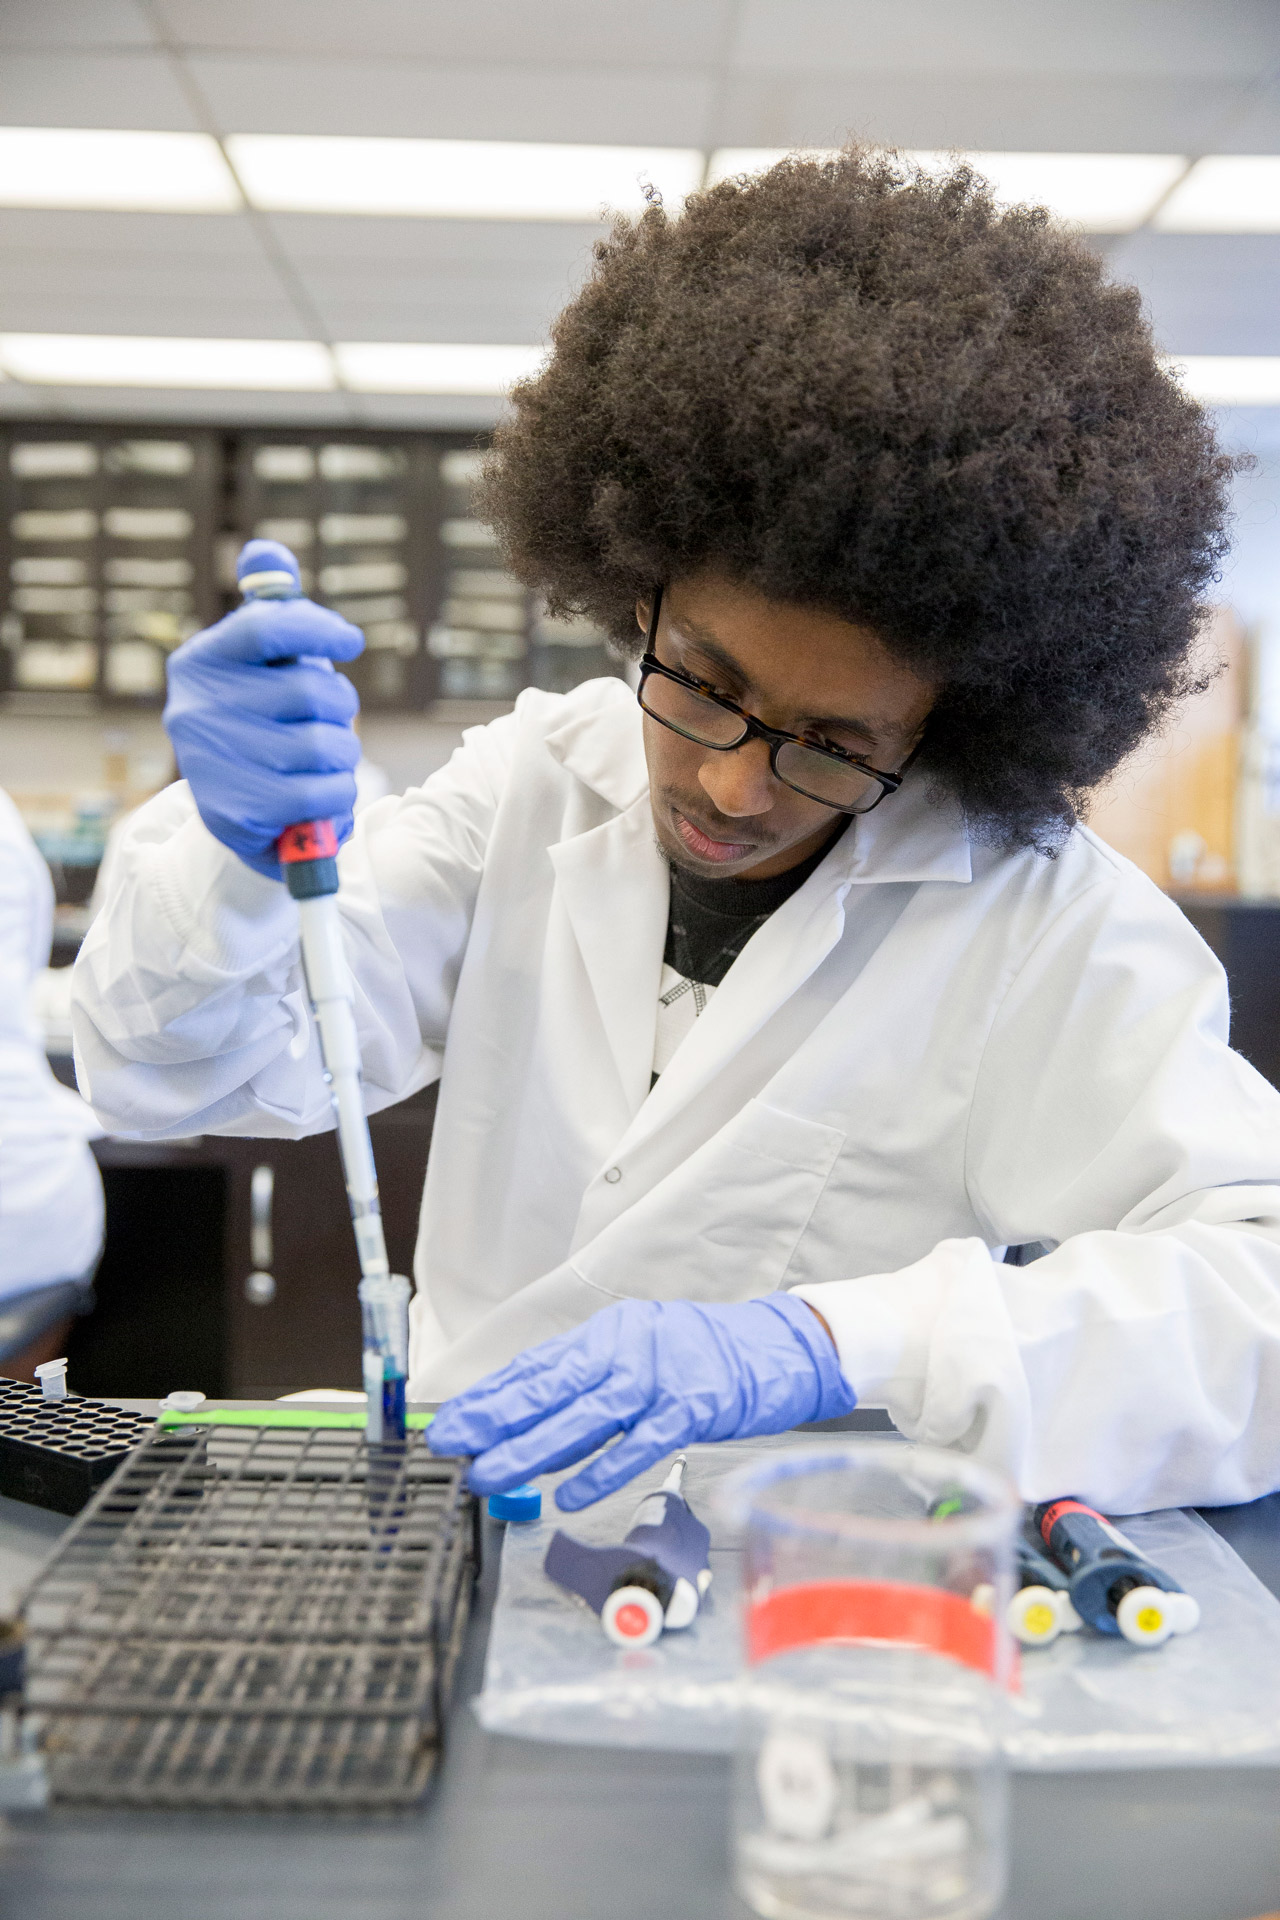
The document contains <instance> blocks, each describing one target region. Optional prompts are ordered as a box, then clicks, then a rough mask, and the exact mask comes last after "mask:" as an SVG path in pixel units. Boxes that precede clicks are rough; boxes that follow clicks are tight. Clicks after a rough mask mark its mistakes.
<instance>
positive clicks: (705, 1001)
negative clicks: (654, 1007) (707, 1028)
mask: <svg viewBox="0 0 1280 1920" xmlns="http://www.w3.org/2000/svg"><path fill="white" fill-rule="evenodd" d="M714 993H715V988H714V987H709V986H707V985H706V983H705V982H704V981H701V980H686V979H685V977H684V975H683V974H682V973H677V972H676V970H675V968H674V967H672V966H668V965H667V963H666V961H665V960H664V961H663V963H662V978H661V980H659V982H658V1026H657V1031H656V1033H655V1034H654V1041H653V1077H654V1079H655V1080H656V1079H657V1077H658V1075H659V1074H660V1073H665V1072H666V1070H667V1068H668V1067H669V1066H670V1064H671V1059H672V1055H673V1054H674V1053H675V1051H676V1048H677V1047H678V1046H679V1045H680V1042H681V1041H682V1040H683V1039H684V1037H685V1035H686V1034H687V1033H689V1032H690V1031H691V1029H692V1027H693V1023H694V1021H695V1020H696V1019H697V1018H698V1016H699V1014H702V1013H705V1012H706V1010H707V1007H708V1006H709V1005H710V1003H711V997H712V995H713V994H714Z"/></svg>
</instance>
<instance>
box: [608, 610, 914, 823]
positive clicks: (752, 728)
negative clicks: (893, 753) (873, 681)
mask: <svg viewBox="0 0 1280 1920" xmlns="http://www.w3.org/2000/svg"><path fill="white" fill-rule="evenodd" d="M661 611H662V588H661V587H655V588H654V589H653V605H652V608H651V610H650V613H649V624H648V627H647V628H646V630H645V636H644V652H643V654H642V655H641V657H640V684H639V686H638V687H637V688H636V700H637V702H638V703H639V706H640V711H641V713H643V714H646V715H647V716H648V718H649V719H650V720H656V721H657V723H658V725H659V726H660V727H666V729H667V731H668V732H669V733H674V734H675V736H676V738H677V739H679V740H688V741H690V742H691V743H692V744H693V745H694V746H695V747H705V748H706V749H707V752H708V753H736V752H737V751H738V748H739V747H744V746H745V745H746V744H747V741H748V740H764V741H767V743H768V746H769V770H770V772H771V773H772V774H773V777H774V779H775V780H776V781H777V782H778V784H779V785H780V786H784V787H786V788H787V790H788V792H790V793H798V794H799V795H800V796H801V798H802V799H804V800H812V801H813V802H814V804H815V806H819V807H826V808H827V809H828V811H829V812H831V813H847V814H852V815H854V816H855V817H860V816H861V815H862V814H864V813H874V812H875V810H876V808H877V807H878V806H879V805H880V802H881V800H886V799H888V797H889V795H890V794H891V793H896V792H897V791H898V789H899V787H900V786H901V785H902V783H903V781H904V780H905V779H906V776H907V770H908V768H909V767H910V765H911V763H912V761H913V760H914V759H915V757H916V755H917V754H918V753H919V751H920V748H921V746H922V745H923V741H921V740H917V742H916V744H915V746H914V747H912V749H911V751H910V753H909V754H908V755H907V757H906V759H905V760H904V761H903V763H902V771H901V772H900V773H885V772H883V771H882V770H881V769H880V768H879V767H873V766H872V765H871V764H870V762H869V761H866V760H860V759H859V758H858V757H857V755H856V754H852V753H846V752H845V751H844V750H843V749H842V748H840V747H819V746H815V745H814V743H813V741H812V740H806V739H805V737H804V735H803V734H800V733H783V732H782V731H781V730H780V729H779V728H778V727H766V725H765V724H764V721H763V720H757V719H756V717H755V715H754V714H751V713H744V712H743V710H742V708H741V707H739V706H735V705H734V703H733V701H732V700H726V699H725V698H724V696H723V694H719V693H712V691H711V690H710V688H709V687H708V686H707V685H706V683H705V682H704V681H701V680H698V679H695V677H694V676H693V674H691V673H685V672H683V671H682V669H681V668H679V667H669V666H667V665H666V664H665V663H664V662H663V661H661V660H659V658H658V656H657V654H656V653H655V652H654V647H655V644H656V642H657V638H658V616H659V614H660V613H661ZM654 673H656V674H658V675H659V677H660V678H661V679H664V680H674V681H675V683H676V685H677V686H678V687H687V688H688V690H689V692H690V693H696V694H698V695H699V696H700V697H701V698H702V699H703V700H707V701H710V703H711V705H712V706H714V707H719V708H720V709H721V711H722V712H724V713H731V714H732V715H733V716H734V718H735V719H736V720H741V722H742V724H743V727H744V728H745V732H744V733H743V735H742V738H741V739H740V740H734V741H732V742H731V743H728V744H726V745H724V746H720V745H717V743H716V742H715V741H714V740H697V739H695V738H694V736H693V734H691V733H686V732H685V731H684V729H683V728H682V727H677V726H674V725H673V724H672V722H671V721H670V720H664V719H663V717H662V715H661V714H660V713H654V712H652V711H651V710H650V708H648V707H646V706H645V704H644V698H643V696H644V683H645V681H646V680H647V679H648V678H649V676H650V674H654ZM782 747H803V748H804V749H805V751H806V752H807V753H820V754H824V755H825V756H826V758H827V759H828V760H834V761H836V762H837V763H838V764H839V765H840V766H848V767H856V768H857V770H858V772H859V773H865V774H869V775H870V777H871V778H872V779H873V780H878V781H879V782H880V793H879V797H878V798H877V799H875V800H873V801H872V802H871V805H870V806H869V807H839V806H836V805H835V804H834V802H833V801H830V800H820V799H819V798H818V796H817V794H816V793H806V792H805V789H804V788H803V787H797V786H796V785H795V784H794V783H793V782H792V781H790V780H788V779H787V777H786V775H785V774H782V773H779V772H778V753H779V750H780V749H781V748H782Z"/></svg>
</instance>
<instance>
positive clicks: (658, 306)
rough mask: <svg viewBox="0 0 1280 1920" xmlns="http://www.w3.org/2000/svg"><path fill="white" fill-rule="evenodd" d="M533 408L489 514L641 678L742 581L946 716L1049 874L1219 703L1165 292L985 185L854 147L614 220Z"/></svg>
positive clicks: (541, 581) (939, 758)
mask: <svg viewBox="0 0 1280 1920" xmlns="http://www.w3.org/2000/svg"><path fill="white" fill-rule="evenodd" d="M553 342H554V346H553V352H552V354H551V357H550V359H549V361H548V363H547V366H546V368H545V370H544V371H543V372H542V373H541V374H539V375H538V376H537V377H535V378H533V379H530V380H527V381H525V382H523V383H522V384H521V385H519V386H518V387H516V389H515V391H514V393H513V396H512V409H511V413H510V416H509V418H508V419H507V421H506V422H505V423H504V424H503V425H502V426H501V427H500V428H499V429H498V431H497V433H496V435H495V437H494V442H493V447H492V450H491V454H490V457H489V461H488V464H487V470H486V477H485V482H484V488H483V498H484V511H485V512H486V513H487V514H488V516H489V518H490V519H491V520H492V521H493V523H494V524H495V526H496V527H497V529H498V532H499V535H500V537H501V539H502V542H503V545H504V548H505V550H506V552H507V554H508V557H509V560H510V564H511V565H512V566H513V568H514V569H515V571H516V572H517V574H518V575H519V576H520V577H521V578H522V579H523V580H524V581H525V582H526V583H527V584H528V585H529V586H530V587H533V588H535V589H536V590H538V591H539V592H541V593H542V594H543V595H545V597H546V600H547V602H548V605H549V608H550V610H551V612H552V613H553V614H559V615H575V614H576V615H584V616H586V617H587V618H589V619H591V620H593V621H594V622H595V623H596V624H597V625H599V626H601V627H603V629H604V630H605V631H606V633H608V634H609V635H610V637H611V638H612V640H613V641H614V643H615V644H616V645H617V646H618V648H619V649H620V650H621V651H622V652H623V653H625V654H627V655H629V656H632V657H634V656H635V655H636V654H637V653H638V652H639V650H640V646H641V641H640V637H639V633H638V630H637V627H636V618H635V608H636V602H637V600H638V599H644V598H646V597H647V596H648V594H649V593H650V591H651V589H652V587H653V585H654V583H655V582H661V583H663V584H670V583H671V582H673V581H678V580H679V579H680V578H681V577H687V576H690V575H692V574H694V573H696V572H699V571H702V570H706V569H714V570H717V571H719V572H721V573H723V574H726V575H727V576H729V577H730V578H732V579H734V580H735V581H738V582H741V583H742V584H745V585H747V586H749V587H751V588H754V589H755V590H756V591H758V592H759V593H761V594H763V595H766V596H767V597H769V598H771V599H775V600H778V601H781V602H786V603H790V604H794V605H801V606H806V607H813V608H820V609H823V610H824V611H827V612H831V613H835V614H837V615H839V616H841V617H843V618H845V619H847V620H849V621H852V622H856V623H858V624H860V625H862V626H864V627H869V628H870V629H871V630H872V631H873V632H874V633H875V634H876V635H877V636H878V637H879V639H880V640H881V642H882V643H883V645H884V646H885V647H886V648H887V649H888V650H889V652H890V653H891V654H892V655H893V656H894V657H896V658H897V659H899V660H900V661H902V662H904V663H905V664H906V665H908V666H910V667H912V668H913V669H915V670H916V671H917V672H919V673H921V674H923V675H924V676H926V677H927V678H929V679H931V680H933V681H935V682H936V683H937V684H938V686H939V689H940V691H939V694H938V698H937V702H936V705H935V707H934V710H933V713H932V715H931V717H930V720H929V723H928V728H927V732H926V736H925V745H924V750H923V753H922V756H921V758H922V761H923V762H924V764H926V765H927V766H929V767H930V768H931V769H932V772H933V775H934V777H935V780H937V781H940V782H941V783H942V784H943V785H944V786H945V788H946V789H947V790H948V791H949V792H951V793H952V794H953V795H954V796H955V797H956V798H957V799H958V800H959V802H960V804H961V805H962V807H963V808H964V810H965V814H966V816H967V818H968V820H969V823H970V826H971V828H972V829H973V830H974V831H975V832H976V833H977V834H978V835H979V836H980V837H982V838H985V839H988V840H992V841H994V842H996V843H997V844H1004V845H1009V846H1015V845H1033V846H1037V847H1039V848H1041V849H1042V850H1044V851H1046V852H1051V851H1052V850H1053V848H1054V847H1055V846H1057V845H1058V844H1060V843H1061V840H1062V839H1063V837H1064V835H1065V834H1066V833H1067V832H1068V831H1069V830H1070V828H1071V826H1072V825H1073V824H1074V822H1075V821H1076V819H1077V818H1078V817H1079V813H1080V811H1081V808H1082V806H1083V805H1084V803H1085V801H1086V798H1087V796H1088V794H1089V793H1090V791H1091V790H1092V789H1093V788H1095V787H1096V786H1097V785H1098V784H1099V782H1101V781H1102V780H1104V779H1105V777H1106V776H1107V775H1108V774H1109V773H1110V772H1111V771H1112V769H1113V768H1115V767H1116V766H1117V764H1118V763H1119V762H1120V761H1121V760H1122V759H1123V758H1124V757H1125V755H1126V754H1128V753H1129V752H1130V750H1131V749H1132V748H1133V747H1134V746H1135V745H1136V744H1137V743H1138V741H1140V740H1141V739H1142V737H1143V736H1144V734H1146V733H1147V732H1148V731H1150V730H1151V729H1153V728H1154V727H1156V726H1158V725H1159V724H1160V722H1161V721H1162V720H1163V719H1164V718H1165V716H1166V715H1167V714H1168V712H1169V710H1170V709H1171V707H1172V705H1173V704H1174V703H1175V702H1176V701H1178V700H1179V699H1180V698H1182V697H1184V696H1185V695H1187V694H1188V693H1190V692H1193V691H1196V690H1197V689H1198V688H1199V687H1201V686H1202V685H1203V684H1205V676H1204V670H1203V661H1202V660H1200V658H1199V649H1198V647H1197V638H1198V636H1199V634H1200V632H1201V629H1202V626H1203V624H1204V617H1205V598H1204V596H1205V594H1206V590H1207V588H1208V587H1209V585H1210V583H1211V582H1212V581H1213V580H1214V578H1215V575H1216V570H1217V568H1218V567H1219V564H1220V562H1221V558H1222V555H1223V553H1224V551H1225V544H1226V540H1225V531H1224V529H1225V524H1226V517H1227V506H1228V499H1229V491H1230V483H1231V478H1232V474H1233V471H1234V470H1235V468H1236V467H1237V465H1238V464H1239V463H1238V462H1236V461H1233V460H1232V459H1231V458H1230V457H1228V456H1227V455H1225V454H1224V453H1222V452H1221V451H1220V450H1219V449H1218V447H1217V446H1216V444H1215V441H1214V436H1213V431H1212V428H1211V426H1210V423H1209V420H1208V418H1207V416H1206V414H1205V413H1204V411H1203V409H1202V408H1201V407H1200V406H1198V405H1197V404H1196V403H1195V402H1194V401H1193V400H1192V399H1191V398H1190V397H1189V396H1188V395H1187V394H1186V393H1184V392H1183V391H1182V389H1181V388H1180V387H1179V385H1178V384H1177V381H1176V380H1175V379H1174V378H1173V377H1172V376H1171V375H1170V374H1169V373H1168V372H1167V371H1165V369H1164V368H1163V367H1162V366H1161V364H1160V361H1159V358H1158V356H1157V353H1156V349H1155V346H1154V343H1153V340H1152V335H1151V331H1150V328H1149V326H1148V325H1147V322H1146V320H1145V318H1144V315H1143V312H1142V308H1141V303H1140V300H1139V296H1138V293H1137V292H1136V290H1135V289H1134V288H1132V287H1129V286H1125V285H1119V284H1115V283H1114V282H1112V281H1111V280H1109V279H1108V278H1107V276H1106V273H1105V271H1104V269H1103V266H1102V263H1101V262H1100V261H1099V260H1098V258H1097V257H1096V256H1095V255H1094V254H1093V253H1092V252H1091V251H1090V250H1089V249H1088V247H1087V246H1086V245H1085V244H1084V243H1083V242H1081V241H1080V240H1078V239H1077V238H1075V237H1074V236H1073V235H1071V234H1069V233H1067V232H1065V231H1064V230H1062V229H1061V228H1059V227H1057V226H1055V225H1054V224H1053V222H1052V221H1051V219H1050V217H1049V216H1048V214H1047V213H1046V212H1045V211H1044V209H1043V208H1037V207H1014V208H1012V209H1003V208H1000V207H998V206H997V205H995V204H994V203H993V200H992V196H991V192H990V189H989V188H988V186H987V185H986V183H985V182H984V181H983V180H982V179H981V178H980V177H979V176H978V175H977V174H976V173H974V172H973V171H972V170H971V169H970V168H968V167H967V166H965V165H962V164H954V165H952V166H951V167H950V169H949V170H947V171H944V172H941V173H936V172H926V171H924V170H922V169H920V168H918V167H916V166H914V165H912V164H910V163H908V162H906V161H904V160H903V159H901V158H900V157H898V156H895V155H893V154H892V153H886V152H881V151H875V150H871V149H867V148H863V147H858V146H852V147H849V148H847V149H846V150H844V151H842V152H840V153H839V154H837V155H835V156H834V157H831V158H828V159H823V160H806V159H801V158H790V159H787V160H784V161H782V162H781V163H779V164H778V165H776V166H774V167H773V168H771V169H770V170H769V171H768V172H767V173H764V174H763V175H759V176H756V177H742V178H737V179H730V180H725V181H722V182H721V183H720V184H718V185H716V186H713V187H710V188H708V189H706V190H704V191H702V192H700V193H697V194H694V195H693V196H692V197H691V198H690V199H689V200H688V202H687V203H686V204H685V206H684V209H683V211H682V212H681V213H680V214H679V215H678V216H675V217H673V216H671V215H668V214H667V213H666V212H665V211H664V210H663V208H662V207H661V205H660V204H658V203H657V202H656V201H654V202H652V203H651V204H650V205H649V206H648V208H647V210H646V211H644V212H643V213H641V214H640V215H639V216H638V217H637V218H635V219H625V218H623V219H619V220H617V221H616V222H615V224H614V226H613V228H612V231H611V233H610V236H609V238H608V239H606V240H602V241H601V242H599V243H598V244H597V246H596V248H595V265H594V271H593V272H592V274H591V276H590V278H589V279H588V280H587V282H586V284H585V285H584V287H583V288H582V290H581V292H580V293H579V294H578V295H577V297H576V298H575V299H574V300H573V301H571V303H570V304H569V306H568V307H567V308H566V309H565V310H564V312H563V313H562V314H561V315H560V317H559V319H558V321H557V322H556V325H555V327H554V329H553Z"/></svg>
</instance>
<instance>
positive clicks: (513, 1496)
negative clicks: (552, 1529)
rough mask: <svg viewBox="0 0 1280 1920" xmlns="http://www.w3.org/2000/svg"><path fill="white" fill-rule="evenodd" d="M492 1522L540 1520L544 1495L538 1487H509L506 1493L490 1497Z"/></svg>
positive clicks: (494, 1494) (493, 1494)
mask: <svg viewBox="0 0 1280 1920" xmlns="http://www.w3.org/2000/svg"><path fill="white" fill-rule="evenodd" d="M489 1518H490V1519H491V1520H540V1519H541V1518H542V1495H541V1494H540V1493H539V1492H538V1489H537V1488H536V1487H508V1489H507V1491H506V1492H505V1493H491V1494H490V1495H489Z"/></svg>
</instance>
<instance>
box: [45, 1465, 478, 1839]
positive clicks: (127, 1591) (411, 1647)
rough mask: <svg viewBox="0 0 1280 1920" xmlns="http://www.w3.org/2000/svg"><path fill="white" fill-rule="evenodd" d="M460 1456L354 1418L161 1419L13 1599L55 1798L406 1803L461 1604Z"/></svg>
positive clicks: (226, 1803) (425, 1756)
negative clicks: (168, 1424)
mask: <svg viewBox="0 0 1280 1920" xmlns="http://www.w3.org/2000/svg"><path fill="white" fill-rule="evenodd" d="M464 1472H465V1462H462V1461H453V1460H438V1459H436V1458H434V1457H433V1456H432V1455H431V1454H429V1453H428V1452H427V1450H426V1448H425V1447H424V1446H423V1445H422V1443H421V1440H415V1439H413V1438H411V1439H410V1440H409V1442H408V1443H407V1444H406V1445H404V1446H402V1447H384V1448H372V1449H371V1448H368V1447H366V1445H365V1442H364V1436H363V1434H362V1433H361V1432H359V1431H358V1430H356V1431H352V1430H349V1429H325V1428H319V1429H307V1428H301V1429H299V1428H287V1429H279V1428H270V1427H236V1428H227V1427H221V1428H209V1427H185V1428H182V1429H180V1430H178V1431H176V1432H168V1433H156V1434H154V1435H153V1437H152V1438H151V1439H149V1440H148V1441H147V1443H146V1444H145V1445H144V1446H142V1447H140V1448H139V1449H138V1451H137V1452H136V1453H135V1454H134V1455H133V1457H132V1458H131V1459H130V1460H129V1461H128V1462H127V1464H126V1465H125V1466H124V1467H122V1468H121V1470H120V1472H119V1473H118V1474H117V1475H116V1476H115V1478H114V1479H113V1480H112V1481H111V1482H110V1484H109V1485H108V1486H107V1487H105V1488H104V1489H103V1490H102V1492H101V1493H100V1494H99V1496H98V1497H97V1499H96V1500H95V1501H94V1503H93V1505H92V1506H91V1507H89V1508H88V1509H87V1510H86V1512H85V1513H84V1514H83V1515H82V1517H81V1519H80V1520H79V1521H78V1522H77V1524H76V1525H75V1527H73V1528H72V1530H71V1532H70V1533H69V1534H68V1535H67V1536H66V1538H65V1540H64V1541H63V1543H62V1545H61V1547H60V1548H59V1550H58V1552H57V1553H56V1555H55V1556H54V1558H53V1560H52V1561H51V1562H50V1563H49V1565H48V1567H47V1568H46V1570H45V1571H44V1573H43V1574H42V1575H41V1576H40V1578H39V1580H38V1581H37V1583H36V1585H35V1586H34V1587H33V1589H32V1590H31V1593H30V1594H29V1596H28V1599H27V1605H26V1609H25V1612H26V1621H27V1630H28V1636H29V1639H28V1648H29V1651H28V1664H27V1688H26V1702H25V1704H26V1708H27V1711H28V1712H29V1713H34V1714H36V1715H38V1716H44V1717H45V1725H44V1730H43V1745H44V1751H45V1756H46V1760H47V1763H48V1767H49V1776H50V1786H51V1791H52V1793H53V1796H54V1798H55V1799H57V1800H60V1801H63V1802H79V1803H93V1804H99V1805H116V1806H163V1807H210V1806H220V1807H239V1808H248V1809H255V1810H259V1811H274V1810H282V1809H289V1810H307V1809H349V1810H355V1809H378V1808H382V1809H390V1808H396V1807H406V1806H411V1805H412V1804H414V1803H415V1802H416V1801H417V1800H419V1799H420V1798H421V1796H422V1794H423V1792H424V1791H425V1789H426V1787H427V1784H428V1782H429V1780H430V1778H431V1774H432V1771H433V1768H434V1765H435V1759H436V1754H437V1751H438V1746H439V1740H440V1732H441V1725H442V1721H443V1716H444V1710H445V1706H446V1704H447V1700H448V1696H449V1691H450V1688H451V1685H452V1680H453V1673H454V1668H455V1665H456V1662H457V1658H458V1654H459V1652H460V1649H461V1644H462V1636H463V1633H464V1631H465V1627H466V1621H467V1614H468V1608H469V1604H470V1597H471V1587H472V1575H473V1572H474V1567H475V1532H474V1503H473V1501H472V1500H471V1498H470V1496H469V1495H468V1494H467V1492H466V1490H465V1486H464Z"/></svg>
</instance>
